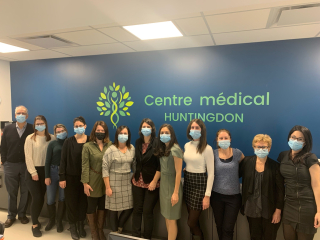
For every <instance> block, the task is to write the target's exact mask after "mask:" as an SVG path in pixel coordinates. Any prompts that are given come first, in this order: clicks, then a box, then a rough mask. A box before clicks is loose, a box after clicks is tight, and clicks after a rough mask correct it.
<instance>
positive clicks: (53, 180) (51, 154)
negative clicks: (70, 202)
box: [45, 124, 68, 233]
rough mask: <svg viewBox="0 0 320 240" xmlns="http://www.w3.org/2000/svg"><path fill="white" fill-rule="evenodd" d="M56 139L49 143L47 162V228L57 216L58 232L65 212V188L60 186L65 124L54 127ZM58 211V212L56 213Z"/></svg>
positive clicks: (61, 228)
mask: <svg viewBox="0 0 320 240" xmlns="http://www.w3.org/2000/svg"><path fill="white" fill-rule="evenodd" d="M53 132H54V135H55V137H56V138H57V139H56V140H54V141H52V142H50V143H49V146H48V150H47V158H46V164H45V175H46V179H45V183H46V185H47V207H48V212H49V222H48V224H47V226H46V228H45V230H46V231H49V230H51V228H52V227H53V226H54V225H55V221H56V218H57V232H59V233H61V232H62V231H63V225H62V218H63V215H64V212H65V202H64V189H63V188H61V187H59V166H60V160H61V150H62V146H63V143H64V141H65V139H66V138H67V136H68V131H67V128H66V127H65V126H64V125H63V124H57V125H55V126H54V127H53ZM58 188H59V202H58V210H56V195H57V189H58ZM56 212H57V214H56Z"/></svg>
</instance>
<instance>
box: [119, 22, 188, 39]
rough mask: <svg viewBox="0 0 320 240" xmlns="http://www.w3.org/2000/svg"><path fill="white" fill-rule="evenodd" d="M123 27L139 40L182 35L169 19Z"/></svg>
mask: <svg viewBox="0 0 320 240" xmlns="http://www.w3.org/2000/svg"><path fill="white" fill-rule="evenodd" d="M123 28H124V29H126V30H127V31H129V32H131V33H132V34H133V35H135V36H137V37H138V38H140V39H141V40H148V39H159V38H172V37H182V36H183V35H182V34H181V32H180V31H179V30H178V29H177V27H176V26H175V25H174V24H173V23H172V22H171V21H168V22H158V23H148V24H140V25H133V26H125V27H123Z"/></svg>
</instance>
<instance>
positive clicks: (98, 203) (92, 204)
mask: <svg viewBox="0 0 320 240" xmlns="http://www.w3.org/2000/svg"><path fill="white" fill-rule="evenodd" d="M87 202H88V208H87V214H92V213H95V212H97V208H98V210H105V205H106V195H103V196H102V197H87Z"/></svg>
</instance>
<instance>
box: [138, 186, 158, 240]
mask: <svg viewBox="0 0 320 240" xmlns="http://www.w3.org/2000/svg"><path fill="white" fill-rule="evenodd" d="M132 196H133V216H132V232H133V234H132V235H133V236H135V237H141V222H142V215H143V222H144V234H143V235H144V238H147V239H151V235H152V231H153V209H154V207H155V205H156V204H157V202H158V200H159V188H156V189H155V190H154V191H149V190H148V189H147V188H141V187H137V186H135V185H132Z"/></svg>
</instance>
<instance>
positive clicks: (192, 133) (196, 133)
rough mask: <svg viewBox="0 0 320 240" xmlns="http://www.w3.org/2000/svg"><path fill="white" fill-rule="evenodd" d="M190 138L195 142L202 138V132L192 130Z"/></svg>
mask: <svg viewBox="0 0 320 240" xmlns="http://www.w3.org/2000/svg"><path fill="white" fill-rule="evenodd" d="M189 134H190V136H191V137H192V138H193V139H194V140H195V139H199V138H200V137H201V130H190V133H189Z"/></svg>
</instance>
